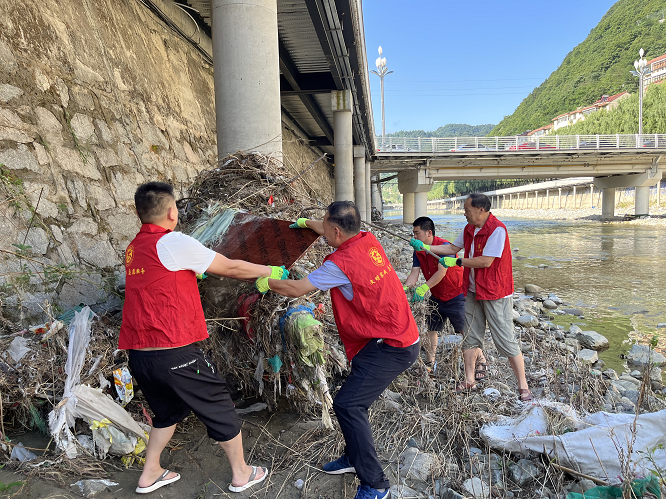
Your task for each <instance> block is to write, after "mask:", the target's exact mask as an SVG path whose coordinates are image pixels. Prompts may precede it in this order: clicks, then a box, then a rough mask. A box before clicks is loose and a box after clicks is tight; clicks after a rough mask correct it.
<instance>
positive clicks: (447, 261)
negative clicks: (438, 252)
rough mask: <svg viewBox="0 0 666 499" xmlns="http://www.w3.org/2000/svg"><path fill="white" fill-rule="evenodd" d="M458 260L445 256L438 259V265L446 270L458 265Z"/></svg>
mask: <svg viewBox="0 0 666 499" xmlns="http://www.w3.org/2000/svg"><path fill="white" fill-rule="evenodd" d="M458 260H459V258H456V257H454V256H445V257H442V258H440V259H439V264H440V265H441V266H442V267H444V268H447V269H448V268H449V267H455V266H456V265H458ZM458 267H462V265H458Z"/></svg>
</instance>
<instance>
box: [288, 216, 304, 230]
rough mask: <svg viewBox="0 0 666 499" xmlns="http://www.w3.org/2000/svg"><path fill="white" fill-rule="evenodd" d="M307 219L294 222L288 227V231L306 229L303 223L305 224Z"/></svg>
mask: <svg viewBox="0 0 666 499" xmlns="http://www.w3.org/2000/svg"><path fill="white" fill-rule="evenodd" d="M307 221H308V219H307V218H299V219H298V220H296V221H295V222H294V223H293V224H291V225H290V226H289V228H290V229H307V228H308V226H307V225H305V222H307Z"/></svg>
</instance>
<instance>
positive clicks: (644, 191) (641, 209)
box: [634, 186, 650, 216]
mask: <svg viewBox="0 0 666 499" xmlns="http://www.w3.org/2000/svg"><path fill="white" fill-rule="evenodd" d="M649 214H650V187H649V186H641V187H636V195H635V202H634V215H637V216H638V215H649Z"/></svg>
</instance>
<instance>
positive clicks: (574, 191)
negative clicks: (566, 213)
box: [573, 185, 576, 208]
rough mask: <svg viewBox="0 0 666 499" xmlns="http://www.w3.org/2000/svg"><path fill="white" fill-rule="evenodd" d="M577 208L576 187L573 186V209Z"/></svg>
mask: <svg viewBox="0 0 666 499" xmlns="http://www.w3.org/2000/svg"><path fill="white" fill-rule="evenodd" d="M575 207H576V186H575V185H574V186H573V208H575Z"/></svg>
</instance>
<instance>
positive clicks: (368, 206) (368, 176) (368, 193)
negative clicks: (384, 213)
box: [365, 162, 372, 222]
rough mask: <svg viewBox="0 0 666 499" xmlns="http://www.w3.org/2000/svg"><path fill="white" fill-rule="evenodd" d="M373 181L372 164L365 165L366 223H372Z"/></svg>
mask: <svg viewBox="0 0 666 499" xmlns="http://www.w3.org/2000/svg"><path fill="white" fill-rule="evenodd" d="M371 179H372V175H371V171H370V162H366V163H365V216H366V219H365V221H366V222H372V184H371V183H370V181H371Z"/></svg>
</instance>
